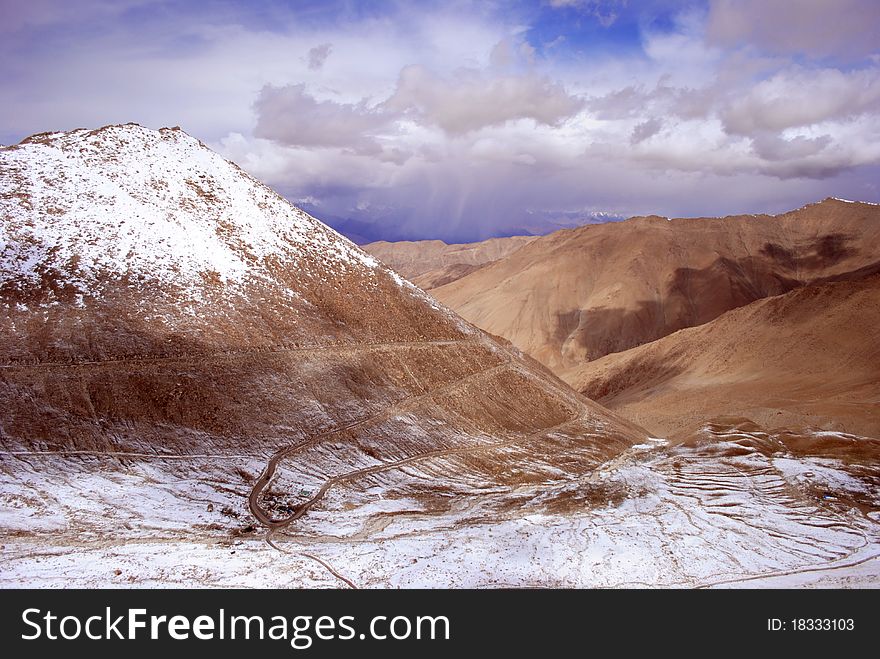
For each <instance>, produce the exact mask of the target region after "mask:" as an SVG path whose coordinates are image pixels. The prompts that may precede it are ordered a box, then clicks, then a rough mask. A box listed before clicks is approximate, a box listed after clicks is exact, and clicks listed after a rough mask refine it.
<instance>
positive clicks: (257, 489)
mask: <svg viewBox="0 0 880 659" xmlns="http://www.w3.org/2000/svg"><path fill="white" fill-rule="evenodd" d="M506 354H507V359H506V360H505V361H504V362H503V363H501V364H498V365H497V366H493V367H491V368H488V369H484V370H482V371H478V372H476V373H472V374H471V375H468V376H466V377H464V378H461V379H459V380H456V381H455V382H452V383H449V384H447V385H444V386H442V387H439V388H437V389H435V390H434V391H430V392H426V393H424V394H420V395H418V396H412V397H410V398H406V399H404V400H402V401H399V402H397V403H394V404H392V405H390V406H388V407H386V408H385V409H383V410H382V411H381V412H379V413H377V414H374V415H372V416H370V417H367V418H365V419H361V420H359V421H356V422H352V423H349V424H346V425H345V426H342V427H340V428H336V429H334V430H330V431H327V432H324V433H319V434H317V435H315V436H314V437H311V438H310V439H307V440H305V441H303V442H300V443H299V444H296V445H295V446H292V447H288V448H285V449H282V450H281V451H279V452H278V453H276V454H275V455H274V456H272V458H271V459H270V460H269V463H268V464H267V465H266V468H265V469H264V470H263V473H262V474H260V477H259V478H258V479H257V481H256V482H255V483H254V486H253V488H252V489H251V492H250V495H249V496H248V505H249V507H250V510H251V513H253V515H254V517H256V518H257V520H258V521H259V522H260V523H261V524H263V525H264V526H266V527H268V528H269V529H271V530H277V529H280V528H283V527H286V526H288V525H289V524H291V523H292V522H294V521H296V520H297V519H299V518H301V517H302V516H303V515H305V514H306V512H308V510H309V509H310V508H312V507H313V506H314V505H315V504H316V503H317V502H318V501H319V500H321V499H322V498H323V497H324V496H325V495H326V494H327V492H328V491H329V490H330V489H331V488H332V487H334V486H335V485H338V484H339V483H343V482H346V481H351V480H355V479H357V478H362V477H364V476H369V475H372V474H376V473H380V472H383V471H389V470H392V469H400V468H402V467H405V466H407V465H410V464H413V463H416V462H419V461H422V460H430V459H432V458H441V457H446V456H452V455H461V454H466V453H474V452H480V451H490V450H496V449H499V448H504V447H506V446H509V445H511V444H514V443H516V442H521V441H528V440H530V439H532V438H534V437H540V436H543V435H546V434H547V433H551V432H554V431H556V430H559V429H560V428H562V427H564V426H566V425H568V424H570V423H573V422H574V421H576V420H578V419H580V418H581V417H582V416H585V415H586V409H584V408H583V407H582V406H581V405H579V404H578V403H577V402H576V396H575V395H574V393H573V392H571V393H569V392H567V391H565V390H564V389H562V388H561V387H560V386H559V385H558V383H556V382H554V381H553V380H552V378H549V377H545V376H544V375H543V374H536V373H534V372H533V371H531V370H529V369H526V368H524V367H523V366H521V365H520V364H518V363H517V362H516V360H515V358H514V356H513V355H512V354H510V353H509V352H508V353H506ZM505 369H513V370H515V371H517V372H518V373H521V374H523V375H526V376H527V377H530V378H533V379H540V380H541V381H542V382H544V383H546V384H550V385H552V389H553V390H554V391H555V392H556V393H557V395H558V396H559V398H560V399H562V400H564V403H565V404H566V405H567V406H568V407H569V408H570V409H571V410H572V413H571V417H570V418H569V419H567V420H566V421H563V422H562V423H559V424H557V425H556V426H553V427H552V428H542V429H540V430H538V431H535V432H533V433H528V434H525V435H519V436H517V437H508V438H506V439H503V440H500V441H497V442H491V443H486V444H481V445H477V446H468V447H461V448H451V449H439V450H437V451H428V452H426V453H420V454H417V455H413V456H409V457H406V458H403V459H401V460H397V461H395V462H387V463H382V464H379V465H374V466H372V467H366V468H363V469H357V470H354V471H351V472H347V473H345V474H340V475H338V476H334V477H332V478H330V479H328V480H327V481H326V482H325V483H324V484H323V485H322V486H321V488H320V489H319V490H318V491H317V492H316V493H315V494H314V495H312V497H311V498H310V499H309V500H308V501H306V502H304V503H302V504H300V505H299V506H298V507H297V509H296V511H295V512H293V513H292V514H290V515H288V516H287V517H284V518H281V519H276V518H274V517H272V516H271V515H269V514H268V513H267V512H266V511H264V510H263V509H262V508H261V507H260V501H259V500H260V496H261V495H262V493H263V491H264V490H265V488H266V487H267V486H268V484H269V482H270V481H271V480H272V478H273V477H274V475H275V473H276V470H277V468H278V464H279V463H280V462H281V460H283V459H285V458H288V457H290V456H291V455H294V454H295V453H297V452H299V451H301V450H303V449H305V448H307V447H310V446H314V445H315V444H318V443H320V442H322V441H324V440H326V439H327V438H329V437H332V436H333V435H337V434H339V433H341V432H345V431H349V430H353V429H356V428H360V427H363V426H366V425H370V424H373V423H376V422H377V421H381V420H385V419H387V418H389V417H390V416H391V415H394V414H399V413H400V412H401V411H404V410H406V409H410V408H412V407H414V406H416V405H418V404H419V403H420V402H422V401H424V400H426V399H429V398H432V397H434V396H438V395H442V394H445V393H449V392H450V391H455V390H460V389H461V388H463V387H464V386H465V385H467V384H469V383H471V382H473V381H475V380H478V379H483V378H487V377H490V376H491V375H493V374H495V373H498V372H501V371H503V370H505Z"/></svg>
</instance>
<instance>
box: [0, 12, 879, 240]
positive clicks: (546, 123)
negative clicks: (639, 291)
mask: <svg viewBox="0 0 880 659" xmlns="http://www.w3.org/2000/svg"><path fill="white" fill-rule="evenodd" d="M878 44H880V3H878V2H876V1H874V0H833V1H832V0H695V1H693V2H669V1H665V0H645V1H643V2H638V1H636V0H628V1H627V0H546V1H537V2H527V1H525V0H517V1H511V2H476V1H466V0H459V1H452V2H439V1H434V2H418V3H414V2H379V1H373V2H353V1H349V2H341V1H337V2H333V1H331V2H290V1H287V2H285V1H281V0H256V1H247V2H245V1H243V0H237V1H236V0H213V1H204V0H202V1H199V2H171V1H167V0H166V1H162V0H81V1H79V2H69V1H68V2H59V1H56V0H31V1H29V2H22V1H19V0H15V1H12V0H0V143H14V142H17V141H19V140H20V139H22V138H23V137H25V136H27V135H29V134H32V133H35V132H40V131H44V130H60V129H68V128H74V127H79V126H98V125H103V124H107V123H125V122H128V121H137V122H139V123H142V124H144V125H147V126H151V127H156V128H157V127H160V126H164V125H180V126H182V127H183V128H184V129H186V130H187V131H188V132H190V133H191V134H193V135H195V136H197V137H199V138H200V139H202V140H203V141H205V142H206V143H208V144H209V145H210V146H212V147H213V148H215V149H217V150H218V151H220V152H221V153H223V154H224V155H225V156H227V157H229V158H231V159H232V160H234V161H236V162H238V163H239V164H240V165H241V166H242V167H244V168H245V169H247V170H248V171H250V172H251V173H253V174H254V175H255V176H257V177H259V178H261V179H262V180H264V181H266V182H267V183H268V184H270V185H272V186H273V187H274V188H275V189H276V190H278V191H279V192H281V193H282V194H284V195H285V196H287V197H288V198H289V199H291V200H293V201H295V202H296V203H300V204H301V205H303V206H305V207H306V208H307V209H308V210H309V211H310V212H312V213H313V214H314V215H316V216H317V217H319V218H323V219H326V220H328V221H330V222H331V223H336V224H340V223H344V222H348V226H352V227H358V230H359V231H361V232H362V233H364V234H366V235H370V236H372V237H379V236H381V237H387V238H429V237H430V238H433V237H439V238H443V239H445V240H458V241H461V240H474V239H480V238H485V237H488V236H491V235H505V234H510V233H516V232H521V231H524V230H534V229H542V228H546V226H548V223H552V222H553V221H555V220H557V219H560V218H562V219H564V221H566V222H570V221H572V218H574V219H577V218H578V217H584V218H586V217H588V216H589V214H590V213H591V212H595V211H608V212H612V213H617V214H621V215H632V214H644V213H657V214H661V215H667V216H681V215H696V216H701V215H718V214H725V213H738V212H749V213H751V212H778V211H782V210H786V209H789V208H793V207H797V206H800V205H802V204H804V203H807V202H810V201H815V200H817V199H820V198H823V197H825V196H840V197H844V198H852V199H862V200H867V201H875V202H876V201H880V191H878V187H877V186H878V181H880V176H878V174H880V48H878Z"/></svg>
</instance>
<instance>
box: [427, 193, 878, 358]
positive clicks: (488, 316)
mask: <svg viewBox="0 0 880 659" xmlns="http://www.w3.org/2000/svg"><path fill="white" fill-rule="evenodd" d="M878 245H880V206H877V205H871V204H863V203H852V202H846V201H841V200H836V199H826V200H825V201H823V202H820V203H817V204H811V205H809V206H805V207H804V208H801V209H798V210H795V211H792V212H789V213H785V214H783V215H778V216H767V215H760V216H733V217H725V218H721V219H712V218H700V219H673V220H667V219H666V218H661V217H653V216H652V217H640V218H633V219H630V220H627V221H625V222H621V223H615V224H604V225H592V226H585V227H581V228H578V229H572V230H564V231H558V232H556V233H554V234H551V235H549V236H544V237H542V238H538V239H537V240H535V241H533V242H531V243H529V244H528V245H526V246H525V247H523V248H522V249H520V250H518V251H516V252H514V253H513V254H511V255H510V256H508V257H506V258H504V259H501V260H500V261H497V262H496V263H493V264H491V265H487V266H485V267H483V268H481V269H480V270H479V271H477V272H474V273H472V274H470V275H468V276H466V277H463V278H461V279H459V280H457V281H454V282H452V283H450V284H447V285H445V286H441V287H439V288H436V289H434V290H432V291H431V293H432V295H434V296H435V297H436V298H437V299H438V300H440V301H441V302H443V303H445V304H447V305H448V306H450V307H451V308H452V309H455V310H456V311H457V312H458V313H460V314H461V315H462V316H464V317H465V318H466V319H468V320H470V321H471V322H473V323H474V324H476V325H478V326H479V327H481V328H483V329H485V330H487V331H489V332H491V333H493V334H496V335H499V336H503V337H505V338H507V339H509V340H510V341H512V342H513V343H514V345H516V346H517V347H519V348H521V349H522V350H524V351H526V352H527V353H529V354H531V355H532V356H533V357H535V358H537V359H538V360H540V361H542V362H543V363H544V364H546V365H548V366H549V367H551V368H552V369H554V371H555V372H557V373H566V372H568V371H569V369H572V368H575V367H578V366H580V365H581V364H583V363H584V362H587V361H590V360H593V359H598V358H600V357H602V356H604V355H607V354H609V353H614V352H620V351H623V350H627V349H629V348H633V347H635V346H639V345H641V344H644V343H647V342H650V341H654V340H656V339H659V338H661V337H663V336H666V335H668V334H670V333H671V332H675V331H676V330H680V329H683V328H685V327H692V326H695V325H700V324H702V323H706V322H708V321H710V320H712V319H714V318H716V317H718V316H719V315H720V314H722V313H724V312H725V311H728V310H730V309H734V308H737V307H741V306H743V305H746V304H749V303H751V302H754V301H755V300H759V299H762V298H765V297H769V296H772V295H779V294H781V293H785V292H787V291H791V290H793V289H796V288H798V287H800V286H803V285H805V284H809V283H814V282H821V281H830V280H834V279H836V278H855V279H858V278H861V277H864V276H867V275H868V274H870V273H872V272H877V271H878V270H880V249H878Z"/></svg>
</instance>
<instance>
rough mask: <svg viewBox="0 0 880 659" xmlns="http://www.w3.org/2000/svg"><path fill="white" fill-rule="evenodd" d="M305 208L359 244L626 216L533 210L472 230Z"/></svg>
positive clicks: (516, 232) (461, 238)
mask: <svg viewBox="0 0 880 659" xmlns="http://www.w3.org/2000/svg"><path fill="white" fill-rule="evenodd" d="M298 205H299V206H300V207H301V208H303V209H304V210H306V211H308V212H309V213H312V214H314V215H316V216H318V217H320V218H321V220H322V221H323V222H324V223H325V224H327V225H328V226H330V227H332V228H333V229H335V230H336V231H338V232H339V233H341V234H342V235H344V236H345V237H346V238H348V239H349V240H351V241H352V242H354V243H356V244H358V245H366V244H368V243H373V242H380V241H387V242H400V241H422V240H443V241H444V242H447V243H451V244H452V243H471V242H478V241H483V240H488V239H490V238H509V237H512V236H545V235H547V234H549V233H553V232H554V231H559V230H560V229H572V228H575V227H579V226H584V225H588V224H604V223H606V222H620V221H622V220H624V219H626V216H625V215H620V214H617V213H606V212H603V211H590V210H584V211H532V210H527V211H525V212H524V213H523V215H522V217H521V218H520V220H519V221H518V222H513V223H511V224H508V225H506V226H504V227H499V228H498V229H496V230H493V231H483V230H471V229H468V228H467V227H457V228H454V229H447V228H445V227H444V226H443V225H442V223H439V224H438V225H434V226H432V227H430V228H417V229H414V228H413V227H412V226H410V225H409V224H408V223H405V222H404V221H402V220H399V219H397V218H394V217H384V218H382V219H381V220H375V221H370V220H363V219H355V218H350V217H342V216H338V215H333V214H327V213H324V212H322V209H321V208H320V207H317V206H312V205H310V204H308V203H305V204H304V203H300V204H298Z"/></svg>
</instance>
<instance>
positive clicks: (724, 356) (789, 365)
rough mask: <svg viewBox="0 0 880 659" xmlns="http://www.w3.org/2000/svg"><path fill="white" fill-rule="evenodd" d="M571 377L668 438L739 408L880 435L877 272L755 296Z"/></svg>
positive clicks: (754, 415) (773, 421)
mask: <svg viewBox="0 0 880 659" xmlns="http://www.w3.org/2000/svg"><path fill="white" fill-rule="evenodd" d="M566 376H567V378H568V379H569V380H570V381H571V382H572V383H573V384H574V386H575V387H576V388H577V389H579V390H580V391H583V392H584V393H585V394H586V395H588V396H590V397H592V398H594V399H596V400H599V401H601V402H602V403H603V404H606V405H608V406H610V407H611V408H612V409H615V410H617V411H618V412H620V413H621V414H623V415H624V416H626V417H627V418H630V419H633V420H636V421H642V422H644V424H645V426H646V427H647V428H648V429H649V430H652V431H653V432H655V433H658V434H660V435H661V436H664V437H682V436H686V435H688V434H689V433H692V432H693V431H694V430H696V429H697V428H699V427H701V426H703V425H704V424H705V423H706V422H707V421H709V420H712V419H713V418H716V417H719V416H734V415H735V416H739V417H745V418H748V419H750V420H752V421H754V422H756V423H758V424H759V425H760V426H763V427H764V428H777V429H785V430H787V431H803V430H804V429H806V428H812V429H821V430H828V431H839V432H845V433H852V434H855V435H861V436H868V437H880V276H877V275H875V276H872V277H868V278H867V279H864V280H860V281H839V282H834V283H826V284H817V285H812V286H808V287H805V288H799V289H797V290H794V291H791V292H789V293H786V294H784V295H779V296H776V297H771V298H767V299H763V300H758V301H756V302H753V303H751V304H749V305H746V306H744V307H741V308H739V309H735V310H732V311H729V312H727V313H725V314H722V315H721V316H719V317H718V318H716V319H715V320H713V321H711V322H709V323H706V324H705V325H701V326H699V327H692V328H688V329H683V330H681V331H678V332H675V333H673V334H671V335H669V336H666V337H664V338H662V339H659V340H658V341H654V342H652V343H648V344H645V345H642V346H639V347H637V348H633V349H631V350H627V351H625V352H621V353H615V354H610V355H606V356H605V357H602V358H601V359H598V360H595V361H592V362H589V363H585V364H583V365H581V366H579V367H575V368H573V369H571V370H570V371H569V372H568V373H567V374H566Z"/></svg>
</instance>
